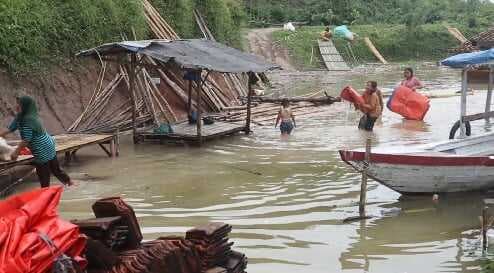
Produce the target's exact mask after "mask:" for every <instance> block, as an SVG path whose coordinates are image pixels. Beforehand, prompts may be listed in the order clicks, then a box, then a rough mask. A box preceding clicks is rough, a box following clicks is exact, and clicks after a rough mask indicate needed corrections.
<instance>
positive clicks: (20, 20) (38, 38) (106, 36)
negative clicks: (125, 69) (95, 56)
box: [0, 0, 147, 73]
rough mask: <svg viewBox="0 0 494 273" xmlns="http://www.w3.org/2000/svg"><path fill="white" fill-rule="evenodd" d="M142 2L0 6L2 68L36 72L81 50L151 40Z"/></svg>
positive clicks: (77, 0)
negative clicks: (124, 37) (134, 36)
mask: <svg viewBox="0 0 494 273" xmlns="http://www.w3.org/2000/svg"><path fill="white" fill-rule="evenodd" d="M141 9H142V7H141V5H140V4H139V3H138V2H137V0H72V1H57V0H44V1H31V0H16V1H2V3H0V65H1V66H2V67H4V68H5V69H6V70H8V71H10V72H12V73H18V72H26V71H32V70H36V69H37V68H40V67H42V66H44V65H46V64H52V63H55V62H57V61H59V60H60V59H61V58H64V57H67V56H72V55H73V54H75V53H76V52H77V51H78V50H80V49H83V48H88V47H91V46H94V45H97V44H99V43H102V42H108V41H113V40H120V39H121V35H127V36H130V35H131V33H132V29H134V30H135V32H136V34H137V35H138V36H139V37H145V36H146V33H147V26H146V22H145V19H144V17H143V13H142V10H141Z"/></svg>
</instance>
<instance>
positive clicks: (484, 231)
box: [480, 206, 489, 251]
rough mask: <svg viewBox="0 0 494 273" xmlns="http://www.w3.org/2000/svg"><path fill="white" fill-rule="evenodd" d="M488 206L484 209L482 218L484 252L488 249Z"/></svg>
mask: <svg viewBox="0 0 494 273" xmlns="http://www.w3.org/2000/svg"><path fill="white" fill-rule="evenodd" d="M487 209H488V208H487V206H483V207H482V216H481V219H480V222H481V226H482V227H481V228H482V251H484V250H486V249H487V229H488V228H489V227H488V224H487Z"/></svg>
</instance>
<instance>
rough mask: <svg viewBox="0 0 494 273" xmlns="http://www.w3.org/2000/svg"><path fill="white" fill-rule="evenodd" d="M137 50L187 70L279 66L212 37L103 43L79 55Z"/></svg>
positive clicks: (235, 70) (254, 69)
mask: <svg viewBox="0 0 494 273" xmlns="http://www.w3.org/2000/svg"><path fill="white" fill-rule="evenodd" d="M127 53H137V54H142V55H147V56H149V57H151V58H153V59H156V60H159V61H162V62H164V63H167V62H175V63H176V64H178V65H179V66H180V67H181V68H184V69H200V70H209V71H217V72H224V73H242V72H256V73H262V72H266V71H269V70H273V69H279V68H280V67H279V66H278V65H276V64H271V63H268V62H266V61H265V60H264V59H263V58H261V57H259V56H256V55H253V54H249V53H245V52H242V51H240V50H237V49H235V48H231V47H228V46H226V45H223V44H220V43H217V42H213V41H210V40H200V39H190V40H174V41H169V40H145V41H124V42H118V43H109V44H104V45H101V46H98V47H95V48H92V49H88V50H84V51H81V52H79V53H78V54H77V55H79V56H97V55H99V54H101V55H111V54H127Z"/></svg>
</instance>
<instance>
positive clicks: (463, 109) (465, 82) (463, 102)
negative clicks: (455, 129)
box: [460, 68, 468, 138]
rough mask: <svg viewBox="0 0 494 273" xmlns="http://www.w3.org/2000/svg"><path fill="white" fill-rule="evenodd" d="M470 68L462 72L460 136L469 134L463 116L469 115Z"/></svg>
mask: <svg viewBox="0 0 494 273" xmlns="http://www.w3.org/2000/svg"><path fill="white" fill-rule="evenodd" d="M467 92H468V69H467V68H465V69H463V71H462V72H461V104H460V138H465V137H466V136H467V133H466V126H465V122H464V121H463V117H464V116H466V115H467Z"/></svg>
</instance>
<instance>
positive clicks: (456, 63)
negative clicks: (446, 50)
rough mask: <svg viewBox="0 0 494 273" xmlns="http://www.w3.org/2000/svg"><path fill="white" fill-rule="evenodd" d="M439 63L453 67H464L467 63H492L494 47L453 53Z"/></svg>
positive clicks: (493, 60) (493, 62)
mask: <svg viewBox="0 0 494 273" xmlns="http://www.w3.org/2000/svg"><path fill="white" fill-rule="evenodd" d="M441 64H442V65H445V66H449V67H453V68H464V67H467V66H469V65H481V64H494V48H491V49H489V50H484V51H478V52H472V53H463V54H458V55H454V56H451V57H449V58H447V59H444V60H442V61H441Z"/></svg>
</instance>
